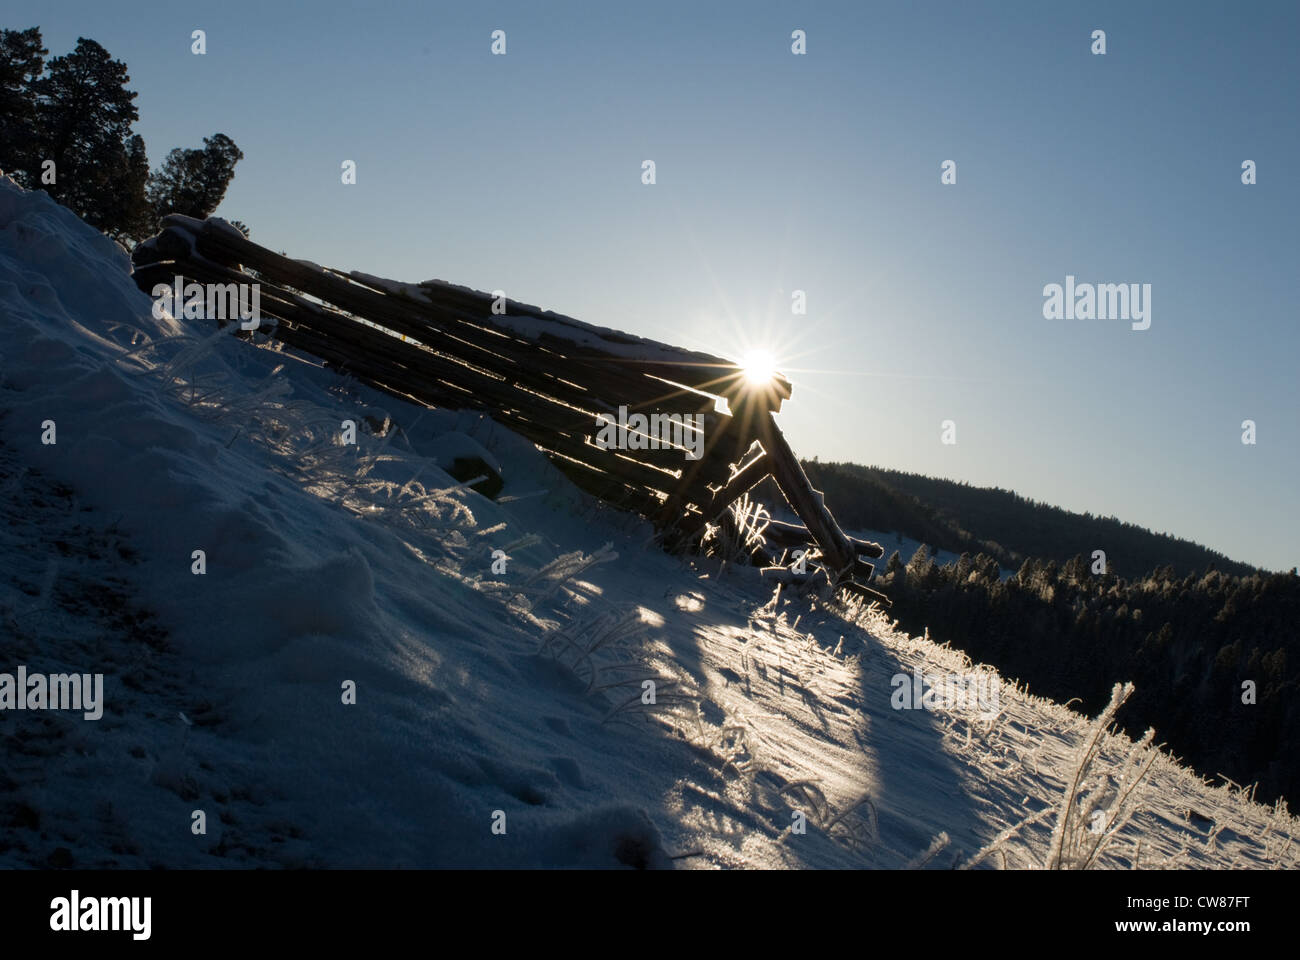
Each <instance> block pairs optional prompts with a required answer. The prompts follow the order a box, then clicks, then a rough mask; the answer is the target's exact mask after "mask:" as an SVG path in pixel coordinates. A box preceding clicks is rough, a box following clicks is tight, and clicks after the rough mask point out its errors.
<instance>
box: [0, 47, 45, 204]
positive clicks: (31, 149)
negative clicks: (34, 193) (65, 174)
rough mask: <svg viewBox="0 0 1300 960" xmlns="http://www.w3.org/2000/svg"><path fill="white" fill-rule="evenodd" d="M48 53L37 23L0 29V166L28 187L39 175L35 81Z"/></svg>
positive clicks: (43, 68)
mask: <svg viewBox="0 0 1300 960" xmlns="http://www.w3.org/2000/svg"><path fill="white" fill-rule="evenodd" d="M48 53H49V51H48V50H46V49H45V48H44V47H43V46H41V31H40V28H38V27H32V28H31V29H29V30H0V170H4V171H5V172H6V173H9V174H12V175H13V176H14V179H16V180H17V181H18V182H19V183H21V184H22V185H23V186H25V187H27V188H29V189H30V188H32V187H35V186H37V185H38V181H39V179H40V156H39V151H38V149H37V122H36V90H35V83H36V80H37V78H39V77H40V75H41V74H42V73H43V72H44V70H45V56H46V54H48Z"/></svg>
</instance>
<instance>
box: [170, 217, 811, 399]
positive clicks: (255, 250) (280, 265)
mask: <svg viewBox="0 0 1300 960" xmlns="http://www.w3.org/2000/svg"><path fill="white" fill-rule="evenodd" d="M165 222H166V223H168V224H169V227H168V228H169V229H173V228H174V229H178V230H183V231H185V232H189V233H192V234H193V235H194V236H195V237H196V243H197V246H198V249H199V252H200V253H202V254H203V255H204V256H206V257H209V258H210V259H214V260H219V261H223V262H227V263H243V264H246V265H248V266H251V267H253V268H254V269H256V270H257V271H258V272H259V273H265V274H266V275H267V276H269V277H270V278H271V279H273V280H274V279H277V278H281V279H280V282H283V283H287V284H289V285H290V286H294V287H297V288H299V289H302V290H305V291H308V292H310V293H312V294H313V295H314V296H319V297H321V299H324V300H329V301H330V302H332V303H336V304H337V305H338V306H341V307H345V308H346V309H349V310H351V309H353V308H352V307H351V306H349V305H348V304H346V303H344V302H342V301H341V300H339V299H336V298H337V297H347V298H349V299H354V298H357V297H358V296H359V295H361V294H366V295H369V296H371V297H378V298H385V297H389V296H390V295H388V294H380V293H377V292H375V291H374V290H372V289H369V288H366V287H363V286H362V285H360V284H358V283H355V282H352V281H350V280H347V279H344V278H343V276H342V275H339V274H336V273H331V272H327V271H323V270H322V271H317V270H314V269H313V268H311V267H308V266H306V265H304V264H301V263H298V262H297V261H293V260H289V259H288V258H287V257H281V256H280V255H279V254H276V253H273V252H272V251H270V250H267V249H266V248H265V247H260V246H258V245H257V244H255V243H253V242H252V241H250V240H248V239H247V238H246V237H244V236H243V235H242V234H240V233H239V232H238V231H236V230H232V229H229V228H227V227H225V226H224V225H218V224H217V223H215V222H198V221H192V220H188V219H187V218H167V219H166V220H165ZM347 286H350V287H351V288H352V289H351V290H350V291H349V290H347V289H346V287H347ZM420 288H421V289H422V290H423V291H424V293H425V296H426V297H427V298H428V299H429V300H430V301H431V303H430V304H428V305H422V304H420V303H419V302H418V301H415V300H408V301H407V302H408V303H411V304H415V305H416V306H417V308H419V307H421V306H427V307H428V308H432V309H429V310H428V311H427V312H429V313H436V312H437V308H438V306H439V305H441V306H442V307H443V311H442V312H443V313H444V315H445V314H447V313H448V312H449V308H456V313H457V315H456V316H455V317H454V319H455V320H456V321H458V323H459V324H460V325H461V328H460V329H459V330H458V331H457V332H458V335H460V336H463V337H467V338H468V330H467V329H465V328H466V327H470V328H475V329H476V330H477V331H478V332H479V333H480V334H481V333H488V334H494V335H496V336H497V337H499V338H500V340H501V341H503V342H498V343H497V344H496V346H497V347H498V348H499V349H504V348H505V347H506V342H517V343H523V344H525V345H531V346H533V347H534V348H536V346H538V345H542V346H546V345H551V346H554V347H555V348H556V349H557V352H559V353H561V354H562V355H564V356H566V357H568V358H569V359H571V360H581V359H585V360H588V361H590V360H591V359H593V358H595V359H597V360H598V361H599V362H600V363H601V364H603V365H605V366H607V367H612V368H615V369H618V370H619V371H620V372H621V375H622V376H623V377H627V376H628V374H629V373H630V372H636V373H639V374H642V375H643V377H642V379H647V378H650V377H656V378H663V379H665V380H670V381H672V382H674V383H680V384H685V385H686V386H688V387H693V388H696V389H703V390H705V391H706V392H711V393H717V394H719V395H725V396H731V395H733V394H736V393H739V392H742V387H743V382H742V377H741V375H740V370H739V368H738V367H737V365H736V364H734V363H732V362H730V361H727V360H723V359H721V358H719V357H713V356H710V355H708V354H703V353H698V352H693V351H685V350H680V349H676V348H667V347H665V346H664V345H662V344H655V343H653V342H652V341H646V340H642V339H641V338H635V337H629V336H628V335H626V334H618V333H616V332H614V331H600V330H599V329H598V328H594V327H590V326H589V325H587V324H582V323H580V322H579V321H576V320H573V319H572V318H570V317H564V316H562V315H560V314H554V313H550V312H549V311H541V310H538V309H537V308H535V307H530V306H528V305H526V304H520V303H518V302H517V301H516V302H513V305H512V309H513V310H514V311H515V313H516V314H518V315H522V316H524V317H526V318H528V319H530V320H533V321H537V322H539V323H541V324H544V325H545V327H546V329H547V330H548V331H552V332H548V333H545V334H541V335H539V336H537V338H536V339H535V340H534V339H532V338H528V339H525V338H520V337H518V336H516V335H514V334H513V333H511V332H510V331H509V330H508V329H503V328H502V325H501V324H500V323H495V322H494V321H493V320H492V319H491V312H490V304H491V300H492V298H491V297H490V296H489V295H487V294H484V293H480V292H478V291H469V290H467V289H463V288H453V287H451V286H450V285H443V284H436V285H427V284H426V285H421V287H420ZM322 290H324V291H325V292H321V291H322ZM361 299H365V297H361ZM394 299H395V298H394ZM362 310H363V312H364V308H362ZM476 313H477V315H475V314H476ZM566 330H571V331H572V332H573V336H574V337H575V338H577V339H566V338H564V337H563V336H559V335H557V333H563V332H564V331H566ZM403 332H405V331H403ZM444 332H447V331H444ZM579 339H585V340H593V339H594V340H595V341H596V342H597V343H604V344H606V345H607V349H606V350H600V349H598V348H596V347H592V346H587V345H585V344H583V343H580V342H578V340H579ZM638 344H645V345H646V346H647V348H653V349H654V350H655V351H657V352H660V353H663V354H665V355H666V356H668V357H671V358H672V359H665V360H653V359H652V360H646V359H641V358H638V357H635V356H627V355H625V353H626V351H625V349H624V348H625V347H626V346H628V345H633V346H635V345H638ZM480 346H486V345H484V344H482V343H480ZM631 383H632V381H631V379H630V378H629V385H630V384H631ZM710 388H712V389H710ZM789 395H790V387H789V381H787V380H785V378H784V377H781V376H780V375H777V376H775V377H774V378H773V389H772V390H771V391H769V392H768V394H767V395H766V397H767V400H768V401H769V402H772V403H775V404H776V405H777V407H779V400H780V398H782V397H788V396H789Z"/></svg>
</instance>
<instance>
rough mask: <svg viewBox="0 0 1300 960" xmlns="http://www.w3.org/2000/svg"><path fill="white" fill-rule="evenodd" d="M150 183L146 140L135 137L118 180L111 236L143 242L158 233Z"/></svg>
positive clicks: (130, 143)
mask: <svg viewBox="0 0 1300 960" xmlns="http://www.w3.org/2000/svg"><path fill="white" fill-rule="evenodd" d="M148 182H149V157H148V155H147V154H146V152H145V147H144V138H143V137H141V136H140V135H139V134H134V135H132V137H131V139H130V140H128V141H127V142H126V152H125V154H123V167H122V170H121V173H120V175H119V176H118V177H117V178H116V184H117V191H116V205H117V209H116V210H115V211H114V214H113V217H112V226H111V227H110V228H109V230H108V233H109V235H110V236H113V237H114V238H116V239H118V240H123V241H130V242H139V241H140V240H143V239H145V238H146V237H148V236H150V235H152V234H153V233H154V228H155V220H154V216H153V208H152V207H150V206H149V199H148V197H147V196H146V195H145V187H146V185H147V184H148Z"/></svg>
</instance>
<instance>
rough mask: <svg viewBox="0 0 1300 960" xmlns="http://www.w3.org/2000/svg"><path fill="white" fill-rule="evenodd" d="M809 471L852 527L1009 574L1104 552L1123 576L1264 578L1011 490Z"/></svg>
mask: <svg viewBox="0 0 1300 960" xmlns="http://www.w3.org/2000/svg"><path fill="white" fill-rule="evenodd" d="M803 467H804V470H805V472H806V473H807V474H808V477H809V479H811V480H812V482H813V486H815V487H816V488H817V489H819V490H821V491H822V492H823V493H824V494H825V495H826V504H827V506H828V507H830V509H831V512H832V513H834V514H835V518H836V519H837V520H838V521H839V522H840V524H841V525H843V526H844V527H845V528H846V529H867V530H881V531H895V532H898V533H901V534H903V535H904V536H906V537H910V538H912V539H914V540H919V541H921V542H922V543H926V544H929V545H930V546H931V547H937V548H939V549H941V550H949V551H952V552H953V553H958V554H960V553H970V554H976V553H985V554H987V555H989V556H990V557H993V558H994V559H995V560H997V562H998V563H999V564H1000V565H1001V566H1002V567H1004V568H1007V569H1012V570H1014V569H1018V568H1019V567H1020V565H1021V564H1023V563H1024V561H1025V560H1026V559H1028V558H1030V557H1035V558H1039V559H1042V560H1056V561H1058V562H1059V563H1065V562H1066V561H1067V560H1069V559H1070V558H1071V557H1074V556H1075V555H1077V554H1082V555H1083V556H1084V557H1085V558H1088V557H1090V556H1091V555H1092V551H1093V550H1099V549H1100V550H1105V551H1106V561H1107V565H1108V567H1109V568H1110V569H1111V570H1113V571H1114V572H1115V573H1116V574H1117V575H1119V576H1122V577H1130V578H1131V577H1137V576H1141V575H1144V574H1147V573H1150V572H1152V571H1154V570H1157V569H1163V568H1164V567H1168V566H1172V567H1173V571H1174V573H1176V574H1178V575H1180V576H1185V575H1187V574H1201V573H1204V572H1205V571H1206V569H1207V568H1209V567H1210V566H1211V565H1213V567H1214V569H1216V570H1219V571H1220V572H1222V573H1226V574H1233V575H1236V576H1248V575H1250V574H1252V573H1256V572H1258V568H1257V567H1254V566H1252V565H1250V564H1248V563H1241V562H1239V561H1236V560H1232V559H1230V558H1229V557H1227V556H1225V555H1223V554H1222V553H1219V552H1217V551H1215V550H1211V549H1210V548H1208V547H1204V546H1201V545H1200V544H1198V543H1193V542H1192V541H1190V540H1183V539H1181V538H1178V537H1174V536H1170V535H1169V534H1164V533H1154V532H1152V531H1150V530H1148V529H1146V528H1144V527H1140V526H1138V525H1136V524H1132V523H1126V522H1124V521H1121V520H1118V519H1116V518H1115V517H1095V516H1093V515H1092V514H1090V513H1072V512H1070V511H1068V510H1063V509H1061V508H1060V507H1054V506H1050V505H1048V504H1045V503H1038V502H1036V501H1034V500H1029V499H1027V498H1025V497H1022V496H1020V495H1019V494H1017V493H1014V492H1013V491H1010V490H1002V489H1000V488H996V487H973V486H971V485H970V484H968V483H958V482H956V481H953V480H940V479H936V478H934V477H927V476H923V475H921V474H916V473H903V472H901V471H898V470H889V469H886V468H883V467H874V466H872V467H868V466H862V465H861V464H856V463H819V462H816V461H808V460H805V461H803ZM902 559H903V560H904V561H906V560H907V559H908V558H907V557H903V558H902Z"/></svg>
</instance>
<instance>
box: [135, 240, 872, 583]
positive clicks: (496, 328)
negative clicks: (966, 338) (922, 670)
mask: <svg viewBox="0 0 1300 960" xmlns="http://www.w3.org/2000/svg"><path fill="white" fill-rule="evenodd" d="M162 226H163V230H162V232H161V233H159V234H158V235H157V236H155V237H152V238H150V239H149V240H147V241H145V242H144V243H142V244H140V245H139V246H138V247H137V248H136V249H135V251H134V253H133V255H132V259H133V261H134V264H135V269H134V277H135V280H136V283H137V284H138V285H139V286H140V287H141V289H143V290H144V291H146V292H151V291H152V290H153V289H154V288H155V286H156V285H158V284H167V285H171V284H172V283H173V282H174V280H175V279H176V278H177V277H182V278H184V281H185V282H187V283H198V284H204V285H209V284H222V285H225V284H232V283H233V284H241V285H242V284H257V285H258V292H259V301H260V317H261V321H262V322H261V325H260V327H259V328H258V329H257V330H256V331H253V332H251V333H249V334H248V336H250V337H252V338H254V339H260V338H264V337H269V338H271V339H274V340H278V341H280V342H281V343H283V344H284V345H285V346H286V347H288V348H291V349H293V350H297V351H302V352H305V353H307V354H310V355H312V356H314V357H316V358H318V359H319V360H321V361H323V362H325V363H326V364H327V365H329V366H331V367H333V368H335V369H338V370H339V371H343V372H346V373H348V374H350V375H352V376H355V377H356V378H358V379H359V380H362V381H365V382H367V383H369V384H371V385H372V386H374V387H376V388H378V389H381V390H383V391H386V392H388V393H390V394H394V395H396V396H399V397H402V398H404V399H408V400H413V401H415V402H417V403H420V404H424V405H428V406H437V407H448V408H458V409H459V408H469V409H478V410H482V411H485V412H486V413H487V414H489V415H490V416H491V417H492V418H493V419H494V420H496V421H498V422H499V423H501V424H502V425H504V426H506V427H508V428H510V429H511V430H514V431H516V432H517V433H519V434H521V435H523V436H524V437H526V438H528V439H529V440H531V441H532V442H533V443H534V444H536V445H537V446H538V447H539V448H540V449H541V450H542V451H543V452H545V453H546V454H547V455H548V456H549V457H550V458H551V460H552V461H553V462H555V463H556V464H557V465H558V466H559V467H560V468H561V469H562V470H563V471H564V472H565V473H566V474H567V475H568V476H569V477H570V478H571V479H573V481H574V482H575V483H576V484H577V485H578V486H580V487H582V488H583V489H585V490H587V491H588V492H590V493H592V494H594V495H596V496H598V497H600V498H602V499H604V500H606V501H608V502H610V503H612V504H614V505H617V506H618V507H620V508H623V509H628V510H633V511H635V512H637V513H639V514H641V515H642V516H645V517H647V518H649V519H651V520H652V521H653V522H654V524H655V527H656V529H657V530H658V531H659V532H660V534H661V535H662V537H663V540H664V542H665V544H666V545H667V546H670V547H673V548H680V547H686V546H690V545H692V544H693V543H694V542H695V541H697V540H698V539H699V537H700V535H701V534H702V533H703V531H704V528H705V526H706V524H708V523H710V522H713V521H716V520H717V519H718V518H719V517H722V516H723V515H724V514H725V513H726V512H727V508H728V507H729V506H730V505H731V504H732V503H733V502H735V501H736V500H737V498H739V497H741V496H742V495H743V494H746V493H748V492H749V491H751V490H752V489H753V488H754V487H755V486H756V485H757V484H758V483H760V482H761V481H763V480H764V479H765V478H767V477H769V476H770V477H771V478H772V479H773V480H774V481H775V483H776V485H777V487H778V488H779V490H780V492H781V494H782V495H783V496H784V497H785V499H786V500H787V501H788V502H789V504H790V507H791V508H792V509H793V511H794V513H795V514H796V515H797V516H798V517H799V518H800V520H802V521H803V523H802V525H800V524H789V523H779V522H773V523H772V524H770V525H769V526H768V528H767V531H766V538H767V540H768V542H769V543H772V544H774V545H775V546H776V548H777V549H778V550H783V549H787V548H794V547H797V546H799V545H804V546H809V545H812V544H815V545H816V546H817V547H818V548H819V550H820V554H821V564H822V566H823V569H824V570H825V571H826V573H827V575H828V576H829V578H830V580H831V581H832V583H834V584H835V585H836V586H843V587H846V588H848V589H851V590H854V591H856V592H858V593H860V594H862V595H864V596H867V597H869V598H870V599H872V600H876V601H879V602H882V603H884V604H888V602H889V601H888V598H887V597H885V596H884V594H881V593H879V592H878V591H876V590H874V589H872V588H871V587H869V586H867V580H869V578H870V577H871V574H872V572H873V566H872V564H871V563H870V560H872V559H876V558H879V557H880V556H882V554H883V549H882V548H881V547H880V546H879V545H878V544H875V543H870V542H867V541H863V540H856V539H853V538H851V537H849V536H847V535H846V534H845V533H844V532H843V531H842V530H841V529H840V528H839V526H838V525H837V524H836V522H835V520H834V518H833V517H832V516H831V514H830V512H829V511H828V510H827V509H826V505H825V503H824V502H823V499H822V496H821V494H820V493H819V492H817V491H815V490H814V489H813V488H812V485H811V483H810V482H809V481H808V478H807V476H806V475H805V474H804V471H803V468H802V467H801V466H800V465H799V461H798V459H797V458H796V457H795V456H794V454H793V453H792V452H791V450H790V448H789V446H788V445H787V443H786V441H785V438H784V436H782V434H781V431H780V429H779V428H778V427H777V425H776V423H775V422H774V421H773V419H772V414H773V413H776V412H778V411H779V410H780V408H781V403H782V401H784V400H786V399H788V398H789V397H790V393H791V387H790V383H789V381H788V380H787V379H786V378H785V377H784V376H782V375H780V374H774V375H773V376H771V377H770V378H767V379H764V380H762V381H760V382H754V380H753V379H752V378H750V377H746V376H745V374H744V371H743V370H742V369H741V368H740V367H739V366H738V365H737V364H735V363H732V362H729V361H727V360H723V359H721V358H718V357H713V356H709V355H707V354H702V353H697V352H693V351H689V350H684V349H680V348H677V347H671V346H668V345H665V344H662V343H657V342H654V341H651V340H645V339H642V338H639V337H634V336H630V335H628V334H624V333H620V332H617V331H614V330H608V329H605V328H600V327H595V326H591V325H589V324H585V323H582V322H580V321H577V320H574V319H572V318H570V317H565V316H562V315H559V314H555V313H552V312H550V311H544V310H541V309H539V308H537V307H533V306H529V305H527V304H522V303H519V302H517V301H513V300H510V301H506V300H504V298H503V297H501V296H499V295H498V296H494V295H492V294H487V293H482V292H479V291H475V290H471V289H469V288H467V287H461V286H456V285H453V284H449V283H444V282H442V281H427V282H424V283H420V284H404V283H400V282H397V281H391V280H385V279H383V278H380V277H374V276H371V275H369V274H364V273H359V272H350V273H344V272H341V271H337V270H332V269H327V268H322V267H320V266H317V265H316V264H313V263H309V262H307V261H300V260H293V259H290V258H288V257H285V256H282V255H279V254H276V253H274V252H273V251H271V250H268V249H266V248H264V247H261V246H259V245H257V244H255V243H253V242H251V241H250V240H248V239H247V238H246V237H245V236H244V235H243V234H242V233H241V232H240V231H239V230H237V229H235V228H234V227H232V226H231V225H230V224H228V223H226V222H225V221H223V220H219V219H208V220H206V221H200V220H194V219H191V218H188V217H182V216H177V215H173V216H170V217H167V218H166V219H165V220H164V221H163V224H162ZM249 271H252V273H250V272H249ZM494 308H495V309H494ZM503 308H504V309H503ZM719 399H721V400H723V401H725V403H719ZM620 407H621V408H625V409H624V410H623V411H622V413H623V415H624V417H630V416H631V415H632V414H637V413H640V414H644V415H646V417H647V419H648V418H650V417H651V416H653V415H655V414H658V415H660V416H661V418H662V417H674V416H675V417H677V418H678V422H679V423H680V422H681V421H682V420H683V419H685V420H686V423H688V424H691V426H690V428H689V429H691V430H693V431H697V432H696V433H692V434H691V435H690V437H689V439H690V441H691V442H690V443H687V444H682V443H678V444H671V443H669V444H661V443H645V442H641V443H640V444H639V445H640V446H643V447H645V448H644V449H607V448H606V447H604V446H601V445H598V444H597V443H596V442H595V438H596V435H597V433H598V428H599V426H600V423H601V421H600V420H598V418H599V417H601V416H602V415H603V416H604V417H605V418H608V420H614V421H617V420H618V419H619V417H620ZM686 414H689V415H692V416H691V417H690V418H683V417H682V415H686ZM638 422H639V421H638ZM659 422H660V423H662V422H664V421H663V420H662V419H661V420H660V421H659ZM633 432H634V433H639V431H636V430H634V431H633ZM699 432H702V437H701V436H699V435H698V433H699ZM656 439H657V438H656ZM679 439H681V437H680V436H679ZM687 447H692V448H694V450H695V451H696V452H698V451H699V450H700V449H701V447H702V455H700V456H699V458H698V459H688V457H687Z"/></svg>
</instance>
